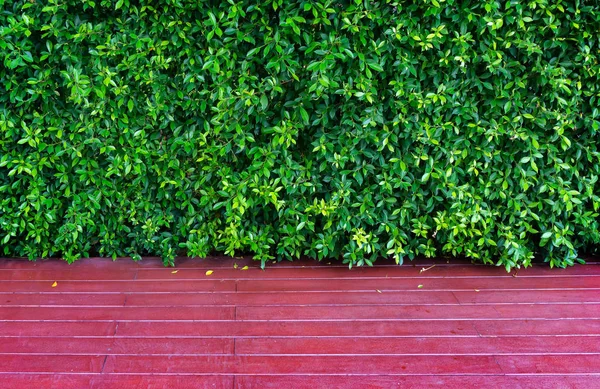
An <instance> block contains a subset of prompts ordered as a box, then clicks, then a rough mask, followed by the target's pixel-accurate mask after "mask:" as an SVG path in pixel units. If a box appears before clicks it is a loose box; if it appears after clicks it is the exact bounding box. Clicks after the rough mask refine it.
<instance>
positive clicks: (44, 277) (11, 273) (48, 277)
mask: <svg viewBox="0 0 600 389" xmlns="http://www.w3.org/2000/svg"><path fill="white" fill-rule="evenodd" d="M136 273H137V269H111V268H100V269H97V268H94V267H79V268H65V269H54V270H50V269H24V270H8V269H0V280H1V281H50V282H54V281H63V280H85V281H97V280H125V281H131V280H133V279H134V278H135V276H136Z"/></svg>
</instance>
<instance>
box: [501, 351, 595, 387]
mask: <svg viewBox="0 0 600 389" xmlns="http://www.w3.org/2000/svg"><path fill="white" fill-rule="evenodd" d="M496 360H497V361H498V365H499V366H500V367H501V368H502V371H503V372H505V373H513V374H515V373H518V374H531V373H537V374H544V373H546V374H550V373H551V374H564V373H571V374H573V373H575V374H577V373H585V374H590V373H596V374H600V354H594V355H569V356H568V357H565V356H562V355H543V356H538V355H531V356H522V355H498V356H496ZM597 378H598V380H599V381H598V382H600V376H599V377H597Z"/></svg>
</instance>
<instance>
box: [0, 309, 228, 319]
mask: <svg viewBox="0 0 600 389" xmlns="http://www.w3.org/2000/svg"><path fill="white" fill-rule="evenodd" d="M234 311H235V308H234V307H227V306H204V307H193V308H187V309H172V308H168V307H160V308H152V307H113V308H110V309H107V308H103V307H61V308H55V307H31V308H30V307H3V308H2V310H1V312H2V320H81V321H92V320H233V319H234Z"/></svg>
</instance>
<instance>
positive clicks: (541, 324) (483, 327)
mask: <svg viewBox="0 0 600 389" xmlns="http://www.w3.org/2000/svg"><path fill="white" fill-rule="evenodd" d="M471 324H472V325H473V327H474V328H475V329H476V330H477V331H478V332H479V334H481V335H530V336H533V335H551V336H558V335H594V336H596V335H600V320H595V319H583V320H573V319H567V320H560V319H546V320H502V321H478V320H474V321H472V322H471Z"/></svg>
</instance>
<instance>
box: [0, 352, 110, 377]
mask: <svg viewBox="0 0 600 389" xmlns="http://www.w3.org/2000/svg"><path fill="white" fill-rule="evenodd" d="M104 359H105V358H104V356H70V355H54V356H52V357H48V356H46V355H18V354H12V355H6V354H4V355H0V371H1V372H9V373H21V372H57V373H61V372H70V373H76V372H81V373H94V372H100V370H101V369H102V364H103V363H104Z"/></svg>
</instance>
